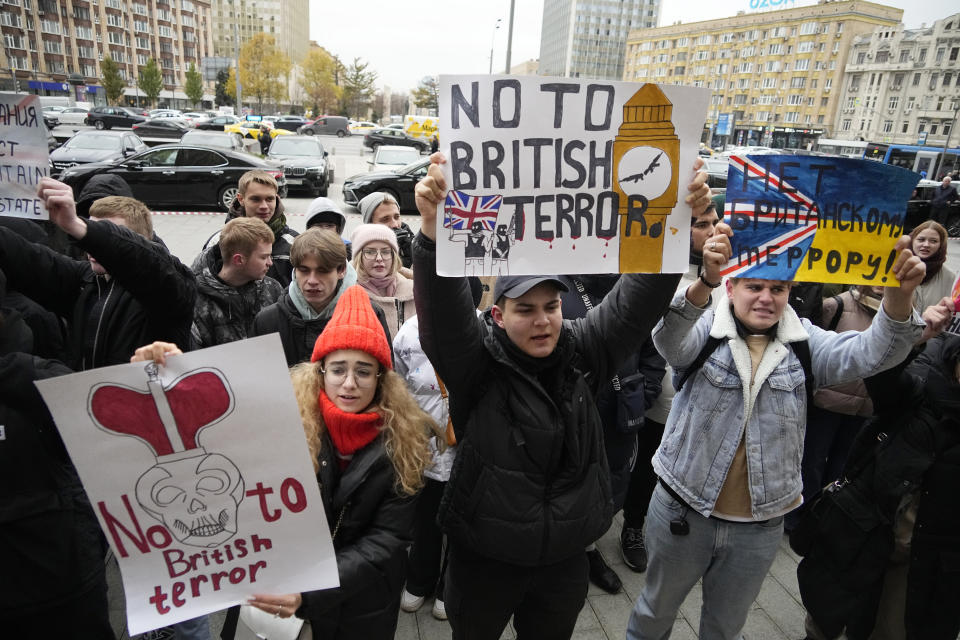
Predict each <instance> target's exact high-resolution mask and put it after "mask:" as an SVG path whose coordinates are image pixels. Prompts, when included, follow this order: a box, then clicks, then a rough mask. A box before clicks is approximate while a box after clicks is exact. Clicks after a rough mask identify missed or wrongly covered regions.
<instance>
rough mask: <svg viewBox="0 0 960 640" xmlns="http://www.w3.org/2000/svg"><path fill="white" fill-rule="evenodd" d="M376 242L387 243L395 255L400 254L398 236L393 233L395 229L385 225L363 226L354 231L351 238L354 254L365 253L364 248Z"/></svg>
mask: <svg viewBox="0 0 960 640" xmlns="http://www.w3.org/2000/svg"><path fill="white" fill-rule="evenodd" d="M375 240H380V241H381V242H386V243H387V244H389V245H390V248H392V249H393V250H394V252H395V253H400V247H399V246H398V245H397V235H396V234H395V233H394V232H393V229H391V228H390V227H388V226H387V225H385V224H362V225H360V226H359V227H357V228H356V229H354V230H353V234H352V235H351V236H350V243H351V244H352V245H353V254H354V255H357V254H359V253H360V252H361V251H363V247H364V246H366V245H368V244H370V243H371V242H373V241H375Z"/></svg>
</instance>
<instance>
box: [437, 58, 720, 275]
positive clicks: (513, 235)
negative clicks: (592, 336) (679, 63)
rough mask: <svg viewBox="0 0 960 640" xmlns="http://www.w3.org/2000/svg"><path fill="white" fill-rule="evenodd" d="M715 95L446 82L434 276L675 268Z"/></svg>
mask: <svg viewBox="0 0 960 640" xmlns="http://www.w3.org/2000/svg"><path fill="white" fill-rule="evenodd" d="M709 100H710V90H709V89H704V88H697V87H680V86H668V85H656V84H652V83H646V84H644V83H637V82H610V81H603V80H581V79H571V78H545V77H538V76H515V77H514V76H489V75H487V76H441V77H440V100H439V105H440V144H441V146H442V151H443V152H444V154H445V155H446V157H447V163H446V164H445V165H444V174H445V177H446V179H447V185H448V187H449V189H450V191H449V192H448V194H447V198H446V201H445V202H444V203H441V204H440V205H439V206H438V212H437V273H439V274H441V275H451V276H452V275H494V276H496V275H506V274H515V275H519V274H542V273H553V274H561V273H621V272H622V273H629V272H646V273H658V272H665V273H677V272H681V271H684V270H686V269H687V266H688V252H689V246H690V207H689V206H687V205H686V204H684V202H683V200H684V198H685V197H686V195H687V185H688V184H689V182H690V181H691V180H692V179H693V177H694V172H693V163H694V160H695V158H696V157H697V151H698V148H699V142H700V136H701V134H702V132H703V125H704V121H705V119H706V114H707V107H708V103H709Z"/></svg>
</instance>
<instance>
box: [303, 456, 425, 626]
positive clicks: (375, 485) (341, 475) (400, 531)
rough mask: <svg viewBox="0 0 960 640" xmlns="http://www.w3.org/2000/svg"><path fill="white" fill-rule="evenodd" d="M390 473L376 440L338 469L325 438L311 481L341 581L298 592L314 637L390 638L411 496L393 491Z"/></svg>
mask: <svg viewBox="0 0 960 640" xmlns="http://www.w3.org/2000/svg"><path fill="white" fill-rule="evenodd" d="M395 477H396V476H395V473H394V470H393V465H392V464H391V463H390V459H389V458H388V457H387V454H386V452H385V451H384V448H383V442H382V440H381V439H379V438H378V439H377V440H375V441H374V442H373V443H371V444H370V445H367V446H366V447H364V448H363V449H361V450H360V451H358V452H357V453H356V454H354V457H353V460H351V461H350V464H349V465H348V466H347V468H346V469H345V470H344V471H343V472H341V471H340V469H339V466H338V463H337V458H336V455H335V454H334V450H333V445H332V444H331V442H330V438H329V437H325V438H324V442H323V447H322V449H321V452H320V472H319V473H318V474H317V480H318V481H319V484H320V492H321V495H322V497H323V506H324V508H325V509H326V513H327V522H328V523H329V525H330V533H331V534H333V536H334V537H333V547H334V549H335V551H336V556H337V569H338V571H339V573H340V586H339V587H338V588H336V589H326V590H324V591H311V592H307V593H304V594H303V605H302V606H301V607H300V609H298V610H297V616H299V617H301V618H305V619H307V620H310V625H311V626H312V628H313V637H314V640H330V639H335V638H363V639H364V640H379V639H383V640H390V639H392V638H393V637H394V632H395V631H396V628H397V614H398V612H399V609H400V590H401V588H402V587H403V580H404V576H405V574H406V560H407V547H408V546H409V544H410V542H411V540H412V532H413V526H414V517H415V509H416V497H408V496H401V495H398V494H397V492H396V490H395V488H394V479H395Z"/></svg>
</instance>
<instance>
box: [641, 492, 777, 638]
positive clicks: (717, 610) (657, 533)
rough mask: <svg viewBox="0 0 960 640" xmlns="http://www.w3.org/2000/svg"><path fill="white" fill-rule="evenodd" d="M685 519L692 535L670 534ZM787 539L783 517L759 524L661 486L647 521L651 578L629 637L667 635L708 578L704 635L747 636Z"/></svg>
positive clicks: (703, 611) (702, 625)
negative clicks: (754, 607) (703, 511)
mask: <svg viewBox="0 0 960 640" xmlns="http://www.w3.org/2000/svg"><path fill="white" fill-rule="evenodd" d="M684 517H685V518H686V520H687V523H688V524H689V526H690V533H689V534H688V535H685V536H679V535H674V534H672V533H670V521H671V520H677V519H680V518H684ZM782 537H783V517H782V516H781V517H777V518H772V519H770V520H767V521H764V522H757V523H754V522H728V521H724V520H718V519H716V518H704V517H703V516H701V515H700V514H698V513H696V512H695V511H692V510H690V509H689V508H687V507H686V505H684V504H682V503H680V502H677V501H676V500H674V499H673V498H672V497H671V496H670V494H668V493H667V491H666V490H665V489H664V488H663V487H662V486H660V485H659V484H658V485H657V488H656V490H654V492H653V497H652V498H651V499H650V507H649V508H648V510H647V518H646V521H645V522H644V539H645V540H646V543H647V554H648V565H647V573H646V584H645V585H644V587H643V591H642V592H641V593H640V597H639V598H637V602H636V603H635V604H634V606H633V612H632V613H631V615H630V621H629V623H628V626H627V638H628V639H629V640H667V638H669V637H670V631H671V630H672V629H673V623H674V620H675V619H676V617H677V612H678V611H679V609H680V604H681V603H682V602H683V600H684V599H685V598H686V597H687V594H689V593H690V590H691V589H692V588H693V586H694V585H695V584H696V583H697V580H700V579H701V578H702V579H703V606H702V608H701V610H700V640H736V639H737V638H740V632H741V630H742V629H743V625H744V623H746V621H747V613H748V612H749V610H750V605H751V604H752V603H753V601H754V600H755V599H756V597H757V594H758V593H760V585H761V584H762V583H763V579H764V578H765V577H766V575H767V571H768V570H769V569H770V565H772V564H773V559H774V557H775V556H776V555H777V549H778V548H779V547H780V540H781V538H782Z"/></svg>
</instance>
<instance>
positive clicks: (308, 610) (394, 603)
mask: <svg viewBox="0 0 960 640" xmlns="http://www.w3.org/2000/svg"><path fill="white" fill-rule="evenodd" d="M291 377H292V379H293V387H294V390H295V392H296V396H297V402H298V404H299V405H300V416H301V418H302V420H303V427H304V431H305V432H306V436H307V443H308V445H309V447H310V453H311V454H312V456H313V459H314V468H315V469H316V471H317V480H318V482H319V484H320V492H321V495H322V496H323V503H324V507H325V508H326V512H327V522H328V523H329V524H330V532H331V535H332V536H333V546H334V549H335V550H336V557H337V567H338V569H339V572H340V586H339V587H338V588H336V589H327V590H324V591H311V592H307V593H296V594H288V595H257V596H254V599H253V600H251V601H250V604H251V605H253V606H256V607H258V608H259V609H262V610H263V611H266V612H268V613H272V614H275V615H278V616H280V617H284V618H286V617H290V616H292V615H296V616H298V617H300V618H303V619H306V620H309V621H310V624H311V626H312V630H313V637H314V638H317V639H319V638H324V639H325V640H326V639H328V638H346V637H350V638H368V639H371V640H376V639H378V638H384V639H387V638H393V636H394V632H395V631H396V625H397V615H398V612H399V607H400V591H401V589H402V587H403V580H404V568H405V563H406V555H407V553H406V549H407V547H408V546H409V544H410V541H411V538H412V532H413V527H414V517H415V504H414V502H415V496H416V493H417V491H418V490H419V489H420V488H421V487H422V486H423V470H424V468H425V467H426V466H427V465H428V464H429V463H430V459H431V458H430V449H429V447H428V444H427V442H428V437H429V435H431V434H430V432H431V431H432V430H434V429H435V426H434V425H433V421H432V420H431V419H430V418H429V416H427V414H425V413H424V412H423V411H422V410H421V409H420V408H419V407H418V406H417V403H416V401H414V399H413V397H412V396H411V395H410V393H409V392H408V391H407V387H406V384H405V383H404V381H403V378H401V377H400V376H399V375H398V374H397V373H395V372H394V371H393V368H392V362H391V351H390V345H389V344H388V343H387V339H386V336H385V335H384V333H383V328H382V326H381V325H380V323H379V321H378V320H377V318H376V316H375V315H374V312H373V308H372V307H371V306H370V301H369V298H368V296H367V294H366V293H365V292H364V290H363V289H362V288H361V287H359V286H357V285H354V286H352V287H350V288H349V289H347V290H346V291H345V292H344V294H343V296H341V298H340V300H339V301H338V302H337V306H336V309H335V310H334V312H333V317H332V318H331V319H330V322H329V323H328V324H327V326H326V328H325V329H324V330H323V333H321V334H320V337H319V338H318V339H317V342H316V345H315V346H314V349H313V355H312V357H311V361H310V362H305V363H302V364H299V365H297V366H295V367H294V368H293V369H291Z"/></svg>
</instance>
